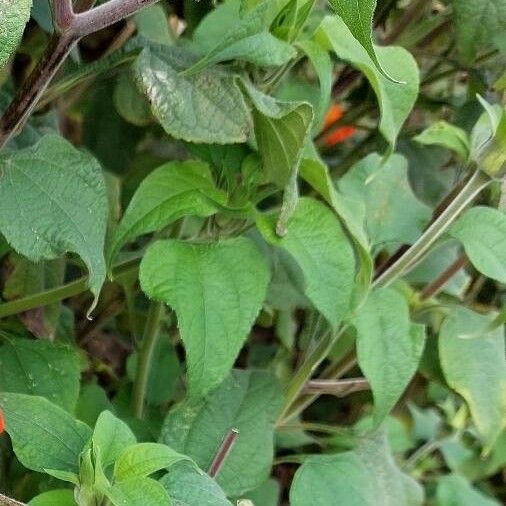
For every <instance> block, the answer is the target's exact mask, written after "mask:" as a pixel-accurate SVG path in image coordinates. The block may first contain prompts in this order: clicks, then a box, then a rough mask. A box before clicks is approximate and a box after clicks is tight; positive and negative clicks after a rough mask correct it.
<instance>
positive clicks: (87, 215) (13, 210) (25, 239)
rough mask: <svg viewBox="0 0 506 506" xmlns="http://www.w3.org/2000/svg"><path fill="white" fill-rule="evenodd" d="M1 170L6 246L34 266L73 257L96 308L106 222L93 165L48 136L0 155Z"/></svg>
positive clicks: (0, 211)
mask: <svg viewBox="0 0 506 506" xmlns="http://www.w3.org/2000/svg"><path fill="white" fill-rule="evenodd" d="M0 168H1V176H0V230H1V231H2V233H3V235H4V236H5V238H6V239H7V241H9V243H10V244H11V245H12V246H13V247H14V248H15V249H16V250H17V251H18V252H19V253H21V254H22V255H24V256H26V257H28V258H29V259H30V260H33V261H34V262H38V261H39V260H41V259H43V258H46V259H52V258H57V257H59V256H61V255H63V254H64V253H65V252H67V251H72V252H75V253H78V254H79V255H80V256H81V257H82V259H83V260H84V262H85V264H86V266H87V267H88V270H89V286H90V290H91V291H92V292H93V294H94V295H95V303H96V300H97V298H98V295H99V293H100V289H101V287H102V283H103V282H104V279H105V261H104V255H103V249H104V236H105V229H106V222H107V196H106V191H105V184H104V179H103V176H102V171H101V169H100V166H99V164H98V163H97V161H96V160H95V159H94V158H93V157H92V156H90V155H89V154H88V153H84V152H82V151H79V150H77V149H76V148H74V147H73V146H72V145H71V144H70V143H69V142H67V141H66V140H65V139H63V138H62V137H58V136H56V135H48V136H45V137H43V138H42V139H41V140H40V141H39V142H38V143H37V144H36V145H35V146H33V147H31V148H26V149H22V150H20V151H15V152H12V153H6V154H2V155H0ZM19 195H26V196H27V197H26V198H23V199H20V198H19ZM28 196H29V197H28ZM90 311H91V309H90Z"/></svg>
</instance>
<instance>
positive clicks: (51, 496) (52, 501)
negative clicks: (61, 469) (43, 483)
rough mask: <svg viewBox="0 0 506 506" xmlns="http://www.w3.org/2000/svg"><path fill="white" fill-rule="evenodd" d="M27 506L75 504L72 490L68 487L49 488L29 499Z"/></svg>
mask: <svg viewBox="0 0 506 506" xmlns="http://www.w3.org/2000/svg"><path fill="white" fill-rule="evenodd" d="M28 506H76V502H75V501H74V491H73V490H70V489H61V490H49V491H47V492H43V493H42V494H39V495H38V496H36V497H34V498H33V499H31V500H30V502H29V503H28Z"/></svg>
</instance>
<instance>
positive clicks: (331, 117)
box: [322, 104, 344, 130]
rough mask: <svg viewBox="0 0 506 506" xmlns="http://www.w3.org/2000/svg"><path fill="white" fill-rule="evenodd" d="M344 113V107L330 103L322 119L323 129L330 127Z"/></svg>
mask: <svg viewBox="0 0 506 506" xmlns="http://www.w3.org/2000/svg"><path fill="white" fill-rule="evenodd" d="M343 114H344V109H343V108H342V107H341V106H340V105H338V104H332V105H331V106H330V109H329V110H328V111H327V114H326V116H325V119H324V120H323V128H322V129H323V130H327V128H329V127H331V126H332V125H333V124H334V123H335V122H336V121H339V120H340V119H341V118H342V117H343Z"/></svg>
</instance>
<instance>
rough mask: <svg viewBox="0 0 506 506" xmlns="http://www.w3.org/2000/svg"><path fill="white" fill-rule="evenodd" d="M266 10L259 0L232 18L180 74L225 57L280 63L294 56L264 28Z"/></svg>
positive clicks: (267, 8) (257, 63)
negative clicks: (250, 8) (214, 44)
mask: <svg viewBox="0 0 506 506" xmlns="http://www.w3.org/2000/svg"><path fill="white" fill-rule="evenodd" d="M268 11H269V7H268V2H261V3H260V4H259V5H258V6H256V7H255V8H254V9H252V10H250V11H249V12H247V13H245V14H244V16H242V17H239V16H238V17H236V18H235V22H234V24H233V25H232V26H231V28H230V29H229V30H227V31H222V33H221V37H220V41H219V42H218V44H217V45H216V46H215V47H213V48H212V49H211V50H210V51H209V52H207V54H206V56H204V57H203V58H201V59H200V60H199V61H198V62H196V63H195V64H194V65H192V66H191V67H190V68H189V69H187V70H185V71H184V72H183V74H186V75H191V74H195V73H196V72H199V71H201V70H203V69H205V68H207V67H209V66H210V65H213V64H215V63H219V62H222V61H226V60H234V59H239V60H244V61H248V62H250V63H254V64H255V65H259V66H281V65H284V64H285V63H287V62H288V61H289V60H291V59H292V58H294V57H295V55H296V54H297V53H296V51H295V49H294V48H293V47H292V46H291V45H290V44H288V43H286V42H284V41H282V40H280V39H277V38H276V37H274V36H273V35H272V34H271V33H269V32H268V31H267V15H268ZM215 21H216V20H215ZM197 42H198V37H197ZM206 51H207V49H206Z"/></svg>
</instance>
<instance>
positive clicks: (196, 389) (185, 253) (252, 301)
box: [140, 237, 269, 397]
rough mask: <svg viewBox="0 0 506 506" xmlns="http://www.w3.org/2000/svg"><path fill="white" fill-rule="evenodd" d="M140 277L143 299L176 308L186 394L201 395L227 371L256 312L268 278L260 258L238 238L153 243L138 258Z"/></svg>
mask: <svg viewBox="0 0 506 506" xmlns="http://www.w3.org/2000/svg"><path fill="white" fill-rule="evenodd" d="M244 265H247V266H248V269H244ZM140 280H141V286H142V289H143V290H144V292H145V293H146V294H147V295H148V297H150V298H152V299H156V300H161V301H163V302H165V303H166V304H168V305H169V306H171V307H172V308H173V309H174V311H175V312H176V315H177V317H178V324H179V330H180V333H181V338H182V340H183V343H184V345H185V350H186V357H187V360H186V362H187V368H188V388H189V395H190V396H193V397H198V396H203V395H205V394H206V393H207V392H209V390H211V389H212V388H213V387H215V386H217V385H218V384H219V383H220V382H221V381H222V380H223V379H224V378H225V377H226V376H227V374H228V373H229V371H230V369H231V368H232V366H233V364H234V361H235V359H236V357H237V354H238V353H239V351H240V349H241V347H242V345H243V343H244V340H245V339H246V337H247V335H248V332H249V331H250V329H251V326H252V325H253V322H254V321H255V318H256V316H257V314H258V312H259V311H260V308H261V306H262V302H263V300H264V298H265V294H266V290H267V284H268V282H269V271H268V269H267V266H266V263H265V261H264V259H263V258H262V256H261V254H260V252H259V251H258V249H257V248H256V247H255V245H254V244H253V243H252V242H251V241H250V240H248V239H246V238H243V237H239V238H236V239H230V240H226V241H220V242H218V243H214V244H187V243H184V242H180V241H175V240H169V241H158V242H157V243H155V244H153V245H152V246H151V247H150V248H149V249H148V251H147V252H146V254H145V256H144V258H143V260H142V263H141V269H140Z"/></svg>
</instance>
